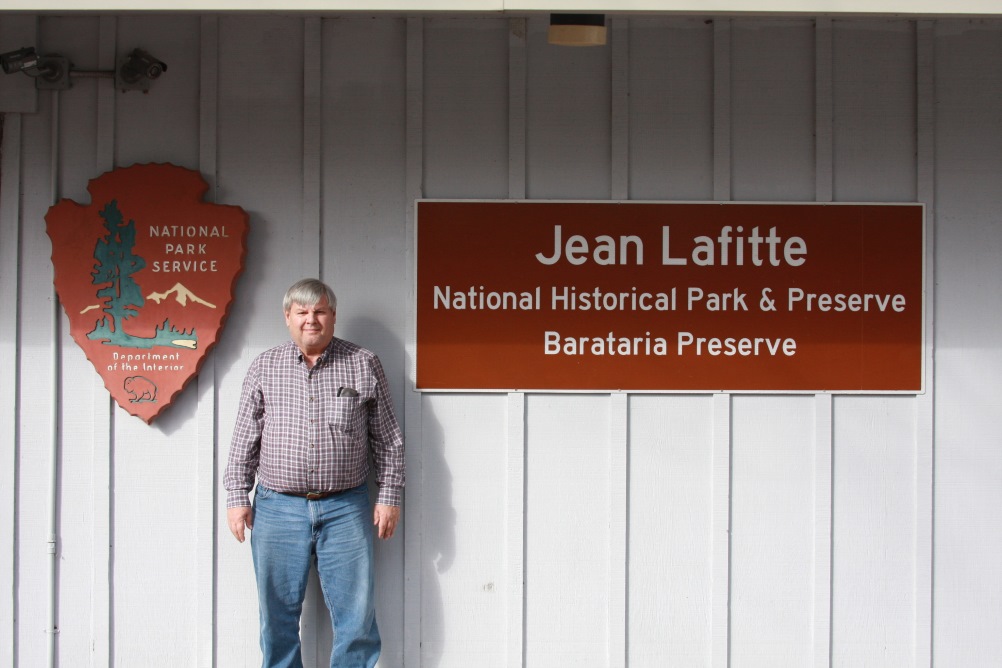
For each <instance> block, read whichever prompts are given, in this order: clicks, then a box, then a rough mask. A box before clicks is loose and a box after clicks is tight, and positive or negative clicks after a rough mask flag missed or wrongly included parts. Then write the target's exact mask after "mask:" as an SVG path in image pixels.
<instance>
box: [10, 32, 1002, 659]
mask: <svg viewBox="0 0 1002 668" xmlns="http://www.w3.org/2000/svg"><path fill="white" fill-rule="evenodd" d="M545 29H546V21H545V17H542V16H533V17H530V18H527V19H523V18H509V17H499V16H496V15H484V16H470V15H464V16H462V17H450V16H425V17H418V16H410V17H408V16H403V15H399V16H398V15H380V16H376V17H372V16H367V15H361V14H353V15H350V16H345V17H338V16H327V17H320V16H318V15H310V14H298V15H282V14H268V15H255V14H221V15H205V16H200V15H196V14H185V13H175V14H156V15H154V14H148V15H147V14H123V15H120V16H118V15H96V14H87V13H82V14H72V15H67V16H56V15H44V16H33V15H25V14H0V50H4V51H6V50H10V49H13V48H17V47H19V46H22V45H29V44H34V45H36V46H38V47H39V50H40V51H42V52H47V51H56V50H58V51H60V52H62V53H64V54H65V55H68V56H70V57H71V58H72V60H73V62H74V63H75V65H76V66H77V67H78V68H82V69H102V68H108V69H110V68H111V67H113V66H114V63H115V60H116V57H117V56H116V54H119V53H122V52H124V51H125V50H126V49H131V48H134V47H136V46H142V47H143V48H146V49H147V50H149V51H151V52H152V53H154V54H156V55H157V56H158V57H160V58H162V59H163V60H165V61H166V62H167V63H168V65H169V69H168V72H167V73H166V74H165V75H164V77H162V78H161V79H160V80H159V81H157V82H156V83H155V85H154V86H153V89H152V90H151V91H150V93H149V94H148V95H141V94H139V93H135V92H130V93H124V94H123V93H121V92H116V91H115V90H113V87H112V86H111V84H110V81H107V80H96V79H78V80H77V81H76V82H75V85H74V87H73V88H72V89H71V90H69V91H64V92H61V93H59V94H58V95H53V94H52V93H47V92H42V93H38V94H36V93H35V91H34V89H33V88H31V86H30V81H28V80H27V79H26V78H25V77H21V76H17V77H4V79H3V80H2V81H0V112H4V116H3V120H4V127H3V132H4V134H3V154H2V155H3V162H2V165H0V169H2V173H0V178H2V181H0V308H2V309H3V310H4V311H5V312H6V313H8V314H9V315H8V316H7V317H6V318H4V319H2V321H0V355H2V359H0V411H2V413H0V434H2V437H0V570H2V571H3V572H4V573H5V574H6V575H5V577H3V578H0V666H19V667H27V666H32V667H33V666H40V665H45V664H46V660H47V659H46V657H47V648H48V641H49V638H50V637H51V634H49V633H47V628H48V618H47V614H48V613H47V602H48V599H49V584H48V583H49V572H50V558H49V555H48V553H47V549H48V521H49V520H48V518H49V515H48V510H47V508H48V504H49V499H50V497H51V495H52V491H51V489H52V485H51V483H50V481H49V470H50V467H49V464H50V446H51V443H52V442H53V439H54V438H55V439H56V442H57V444H58V449H57V451H56V453H57V454H56V456H57V462H58V476H57V479H56V500H57V510H58V514H57V529H58V560H57V562H56V568H55V574H56V580H55V582H56V587H55V599H56V601H57V607H56V614H57V623H58V630H59V633H58V635H56V637H55V650H56V655H57V658H58V663H59V665H62V666H78V665H99V666H105V665H116V666H140V665H141V666H165V667H166V666H169V667H172V668H173V667H176V666H212V665H216V666H221V667H223V668H229V667H230V666H245V665H247V666H253V665H258V663H259V661H260V658H259V656H260V655H259V652H258V649H257V610H256V598H255V594H254V590H253V582H252V579H251V564H250V554H249V549H248V547H247V546H246V545H239V544H237V543H236V542H235V541H234V540H233V539H232V538H231V537H230V536H229V533H228V531H227V529H226V527H225V523H224V522H221V521H220V520H221V519H222V517H223V514H224V510H223V495H222V493H221V473H222V467H223V465H224V462H225V459H226V455H227V451H228V442H229V435H230V431H231V429H232V425H233V421H234V416H235V410H236V400H237V394H238V392H239V387H240V383H241V380H242V377H243V373H244V370H245V369H246V367H247V365H248V364H249V363H250V361H251V359H253V357H254V356H255V355H256V354H257V353H258V352H259V351H260V350H262V349H264V348H265V347H267V346H269V345H272V344H274V343H276V342H278V341H281V340H283V338H284V337H285V336H287V333H286V332H285V329H284V326H283V322H282V320H281V315H280V313H279V308H280V307H279V303H280V300H281V296H282V293H283V292H284V289H285V288H286V287H287V285H289V284H291V283H292V282H293V281H294V280H296V279H297V278H299V277H301V276H302V275H304V274H316V275H320V276H322V277H323V278H325V279H327V280H329V281H330V282H331V283H332V284H333V285H334V286H335V288H336V289H337V291H338V295H339V300H340V307H341V308H340V309H339V310H340V313H339V315H340V316H341V318H340V319H339V323H338V327H339V334H340V335H342V336H344V337H346V338H349V339H352V340H355V341H357V342H359V343H362V344H363V345H366V346H368V347H370V348H372V349H374V350H375V351H376V352H377V353H379V355H380V356H381V358H382V359H383V362H384V365H385V366H386V368H387V371H388V374H389V376H390V381H391V385H392V389H393V398H394V401H395V403H396V406H397V409H398V412H399V414H400V415H401V417H402V418H403V420H404V422H405V429H406V434H407V439H408V476H409V477H408V488H407V497H406V506H405V522H404V531H403V535H401V536H399V537H397V538H395V539H394V540H393V541H391V542H389V543H386V544H381V545H380V547H379V552H378V557H379V573H378V578H379V597H380V600H379V617H380V623H381V627H382V629H383V635H384V646H385V648H384V655H383V659H382V661H381V665H383V666H403V665H406V666H441V667H446V666H463V667H467V666H477V667H480V666H484V667H489V666H521V665H525V666H533V667H535V666H546V667H550V666H576V667H581V666H584V667H591V666H595V667H602V666H626V665H629V666H634V667H637V666H639V667H647V666H651V667H657V666H665V665H672V666H675V665H679V666H728V665H733V666H768V667H773V666H829V665H833V666H856V665H874V666H905V665H917V666H929V665H936V666H958V667H966V666H976V665H984V666H988V665H998V664H1002V637H1000V635H999V634H998V633H997V629H998V628H999V626H1000V624H1002V566H1000V564H1002V560H1000V559H999V556H1000V551H1002V539H1000V538H999V537H998V531H997V530H996V529H997V525H998V523H997V521H996V516H997V508H998V507H999V506H1000V503H1002V442H1000V438H999V436H998V433H999V431H998V429H997V426H996V425H995V424H994V422H995V420H993V419H992V418H993V417H996V416H997V413H998V410H997V408H996V406H997V405H998V404H999V403H1000V399H1002V390H1000V389H999V383H998V382H997V378H998V377H999V376H1000V374H1002V353H1000V347H999V344H998V342H997V335H996V333H997V331H998V330H999V328H1000V326H1002V316H1000V313H1002V308H1000V307H1002V291H1000V290H999V286H1000V285H1002V263H1000V262H999V257H1000V255H1002V252H1000V251H1002V226H1000V225H999V213H998V212H999V211H1000V210H1002V194H1000V193H1002V21H999V20H971V21H968V20H958V19H951V20H947V19H943V20H935V21H933V20H929V21H921V22H914V21H907V20H900V19H896V20H889V19H887V20H885V19H869V20H861V19H831V18H823V17H819V18H818V19H817V20H810V19H806V18H790V19H775V18H774V19H764V18H732V19H727V18H717V19H715V20H712V21H711V20H708V19H707V18H706V17H695V16H693V17H684V16H672V17H666V16H662V17H657V16H645V17H641V16H637V17H633V18H629V19H626V18H616V19H614V20H613V22H612V24H611V28H610V44H609V46H608V47H606V48H600V49H584V50H581V49H561V48H556V47H550V46H549V45H547V44H546V43H545ZM151 161H155V162H173V163H175V164H179V165H182V166H185V167H188V168H192V169H198V170H199V171H201V172H202V173H203V175H205V177H206V179H207V180H208V181H209V183H210V186H211V188H210V199H213V200H214V201H217V202H220V203H224V204H236V205H239V206H241V207H243V208H244V209H245V210H246V211H248V213H249V214H250V225H251V232H250V238H249V252H248V256H247V260H246V270H245V273H244V274H243V276H242V277H241V278H240V280H239V283H238V288H237V302H236V304H235V306H234V307H233V309H232V311H231V315H230V318H229V321H228V324H227V326H226V329H225V331H224V334H223V336H222V340H221V342H220V344H219V345H218V347H217V348H216V349H215V351H214V352H213V353H212V354H211V355H210V357H209V359H208V362H207V363H206V364H205V366H204V367H203V370H202V372H201V374H200V376H199V378H198V379H197V381H196V382H194V383H192V385H191V386H190V387H189V388H188V389H186V390H185V391H184V393H182V394H181V395H180V397H179V398H178V399H177V400H176V402H175V404H174V405H173V406H172V407H171V408H170V409H168V410H167V411H165V412H164V413H163V414H162V415H161V416H160V417H159V418H158V419H157V420H156V421H155V422H154V423H153V425H152V426H147V425H145V424H144V423H143V422H141V421H140V420H138V419H136V418H133V417H131V416H129V415H127V414H125V413H124V412H123V411H121V410H119V409H118V408H117V407H115V406H114V405H113V404H112V402H111V401H110V399H109V397H108V394H107V392H106V391H105V389H104V387H103V384H102V382H101V380H100V378H99V377H98V376H97V374H95V373H94V372H93V369H92V368H91V366H90V363H89V362H88V361H87V360H86V359H85V358H84V356H83V354H82V353H81V351H80V350H79V349H78V348H77V347H76V345H75V344H74V343H73V341H72V340H71V339H70V337H69V336H68V326H67V323H66V320H65V318H64V316H63V315H62V314H61V312H58V315H54V313H57V311H56V310H55V306H54V301H53V293H52V269H51V265H50V263H49V254H50V248H49V242H48V238H47V237H46V235H45V231H44V224H43V221H42V217H43V215H44V213H45V211H46V210H47V208H48V207H49V206H50V204H51V203H52V202H53V198H54V197H69V198H72V199H76V200H78V201H87V192H86V185H87V181H88V180H89V179H91V178H93V177H95V176H97V175H99V174H100V173H102V172H104V171H106V170H109V169H112V168H114V167H116V166H126V165H129V164H133V163H135V162H151ZM422 196H423V197H430V198H467V197H469V198H505V197H512V198H526V197H527V198H577V199H606V198H613V199H631V198H632V199H669V200H671V199H687V200H694V199H702V200H739V199H740V200H779V201H804V200H806V201H811V200H818V201H831V200H835V201H921V202H925V203H926V204H927V205H928V209H927V212H928V222H929V236H928V242H929V243H928V246H929V253H930V262H929V268H930V271H929V284H928V292H927V299H928V303H927V305H928V310H929V313H930V314H932V315H933V316H934V317H931V318H930V321H929V332H928V333H929V337H928V338H929V340H930V341H931V342H933V343H934V345H935V349H933V348H932V347H930V350H929V354H928V356H927V368H928V373H929V382H928V383H927V386H928V387H929V388H930V391H929V392H928V393H927V394H925V395H921V396H917V397H907V396H905V397H902V396H895V397H882V396H862V397H861V396H830V395H819V396H813V395H810V396H761V395H649V394H644V395H631V394H628V393H616V394H611V395H610V394H592V395H589V394H586V395H579V394H552V395H551V394H510V395H509V394H489V393H488V394H469V395H467V394H455V395H453V394H447V395H436V394H423V395H421V394H416V393H414V392H412V391H410V387H411V384H412V383H411V379H412V364H413V359H412V355H413V331H414V330H413V323H412V322H411V319H410V314H411V312H412V303H411V300H412V297H413V286H412V284H411V280H410V278H411V272H412V269H413V266H414V264H413V263H414V257H413V249H412V247H411V238H412V232H413V218H412V214H413V200H414V199H415V198H417V197H422ZM307 610H308V613H307V616H306V619H305V620H304V638H305V641H306V642H305V654H306V659H307V665H309V666H313V665H326V660H325V654H326V652H327V650H328V647H329V643H330V638H329V635H330V632H329V629H328V625H327V621H326V612H325V610H324V609H323V603H322V599H321V598H320V597H319V596H317V592H316V590H315V589H314V590H313V591H311V595H310V598H309V600H308V604H307Z"/></svg>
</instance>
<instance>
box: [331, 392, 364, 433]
mask: <svg viewBox="0 0 1002 668" xmlns="http://www.w3.org/2000/svg"><path fill="white" fill-rule="evenodd" d="M327 423H328V424H329V425H330V429H331V434H332V435H333V436H334V438H335V439H338V438H346V437H347V438H350V439H351V440H358V439H360V438H362V436H364V435H365V434H364V432H365V406H364V404H363V403H362V400H361V398H360V397H335V398H334V399H332V400H331V401H330V404H329V409H328V414H327Z"/></svg>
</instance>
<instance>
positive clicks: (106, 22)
mask: <svg viewBox="0 0 1002 668" xmlns="http://www.w3.org/2000/svg"><path fill="white" fill-rule="evenodd" d="M98 31H99V38H98V49H99V54H98V67H99V69H102V70H111V69H114V68H115V49H116V46H117V42H118V19H117V18H116V17H109V16H104V17H101V20H100V24H99V28H98ZM96 85H97V139H96V146H95V165H94V167H95V172H97V173H98V174H103V173H105V172H108V171H111V170H113V169H114V168H115V118H116V116H115V114H116V108H115V85H114V83H113V81H112V80H110V79H98V80H97V81H96ZM91 386H92V389H91V391H92V396H93V397H94V412H93V418H94V425H93V430H92V447H93V453H92V457H93V459H92V475H93V484H92V487H91V489H92V494H93V497H92V504H93V505H92V508H93V514H94V533H93V535H92V564H91V568H92V571H91V620H90V622H91V656H90V665H92V666H110V665H112V656H113V650H112V647H113V644H114V628H115V624H114V619H113V614H114V613H113V609H112V597H113V591H114V574H113V572H112V565H113V555H112V542H113V539H112V527H114V499H113V497H112V493H111V490H112V484H113V473H112V471H113V467H114V458H113V452H114V449H113V444H114V439H115V435H114V411H115V407H114V404H113V402H112V399H111V396H110V395H109V394H108V391H107V389H106V388H105V386H104V379H103V378H102V377H101V376H100V375H94V376H92V380H91Z"/></svg>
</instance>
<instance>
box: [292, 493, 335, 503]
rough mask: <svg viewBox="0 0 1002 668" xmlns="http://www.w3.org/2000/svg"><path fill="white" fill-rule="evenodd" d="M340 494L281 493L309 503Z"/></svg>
mask: <svg viewBox="0 0 1002 668" xmlns="http://www.w3.org/2000/svg"><path fill="white" fill-rule="evenodd" d="M339 493H340V492H282V494H288V495H289V496H298V497H301V498H304V499H308V500H310V501H316V500H317V499H326V498H327V497H328V496H334V495H335V494H339Z"/></svg>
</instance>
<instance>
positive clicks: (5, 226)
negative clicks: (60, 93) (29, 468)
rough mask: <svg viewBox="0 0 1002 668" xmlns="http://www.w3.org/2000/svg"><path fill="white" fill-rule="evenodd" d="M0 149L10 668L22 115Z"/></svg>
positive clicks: (1, 430) (1, 396) (2, 539)
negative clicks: (6, 315)
mask: <svg viewBox="0 0 1002 668" xmlns="http://www.w3.org/2000/svg"><path fill="white" fill-rule="evenodd" d="M3 123H4V127H3V142H2V147H0V160H2V162H0V174H2V175H3V187H2V189H0V310H2V312H3V313H6V314H8V315H12V314H13V315H14V316H15V317H13V318H11V317H6V318H3V319H0V358H2V359H3V363H2V364H0V573H2V577H3V582H2V583H0V633H2V634H3V636H4V637H5V638H9V639H10V640H9V642H3V643H0V665H4V666H13V665H15V661H16V657H17V643H18V635H19V634H18V629H17V611H18V600H17V588H18V580H19V574H18V561H17V550H18V545H17V530H16V527H17V515H16V510H15V509H16V508H17V505H16V503H17V498H18V490H17V470H18V441H19V433H18V424H19V417H20V416H19V415H18V409H19V406H20V404H19V401H18V390H19V375H18V369H19V368H20V363H19V361H18V358H19V356H20V346H21V339H20V336H19V332H18V324H19V322H20V320H21V314H20V309H19V308H18V302H19V300H18V290H19V289H20V273H21V272H20V267H21V262H20V260H21V258H20V257H19V256H18V251H19V250H20V248H21V239H20V236H21V206H20V205H21V187H22V185H21V158H22V156H21V114H17V113H7V114H4V117H3Z"/></svg>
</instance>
